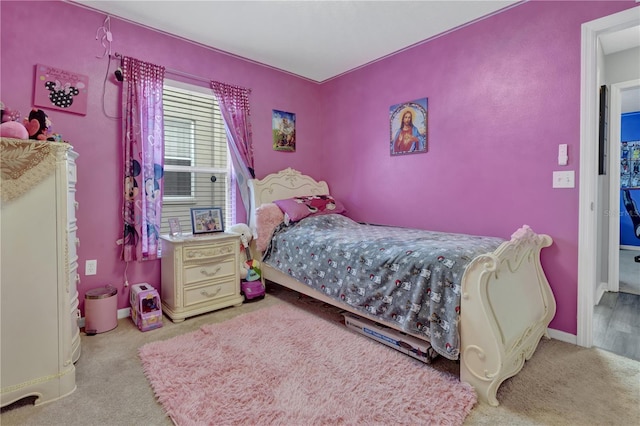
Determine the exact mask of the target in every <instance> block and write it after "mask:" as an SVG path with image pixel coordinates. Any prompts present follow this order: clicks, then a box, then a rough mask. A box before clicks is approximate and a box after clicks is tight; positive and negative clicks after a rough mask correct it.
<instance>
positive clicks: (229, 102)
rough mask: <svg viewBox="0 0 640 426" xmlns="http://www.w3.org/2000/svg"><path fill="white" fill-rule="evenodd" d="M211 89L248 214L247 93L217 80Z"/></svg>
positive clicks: (250, 150)
mask: <svg viewBox="0 0 640 426" xmlns="http://www.w3.org/2000/svg"><path fill="white" fill-rule="evenodd" d="M211 89H213V94H214V95H215V97H216V99H217V100H218V105H219V106H220V112H221V113H222V118H223V120H224V127H225V130H226V132H227V142H228V144H229V151H230V152H231V161H232V163H233V169H234V171H235V178H236V182H237V183H238V189H239V190H240V196H241V197H242V203H243V204H244V208H245V209H246V211H247V214H248V213H249V211H250V208H251V203H250V197H249V186H248V181H249V179H253V178H254V177H255V173H254V170H253V144H252V142H251V120H250V115H251V111H250V108H249V94H250V93H251V90H249V89H245V88H243V87H239V86H232V85H230V84H225V83H220V82H217V81H212V82H211Z"/></svg>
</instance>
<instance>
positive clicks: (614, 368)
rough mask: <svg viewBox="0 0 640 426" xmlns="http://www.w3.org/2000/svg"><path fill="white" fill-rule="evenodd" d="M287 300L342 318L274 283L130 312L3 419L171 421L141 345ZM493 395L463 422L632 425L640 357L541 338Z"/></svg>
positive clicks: (85, 339)
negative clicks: (175, 310) (60, 394)
mask: <svg viewBox="0 0 640 426" xmlns="http://www.w3.org/2000/svg"><path fill="white" fill-rule="evenodd" d="M287 304H289V305H295V306H300V307H304V308H305V309H306V310H308V311H310V312H314V313H316V312H322V313H323V315H326V316H332V317H333V318H335V320H336V321H337V320H339V318H340V315H339V313H338V312H337V311H336V310H335V309H334V308H330V307H327V306H325V305H324V304H322V303H320V302H317V301H314V300H312V299H309V298H307V297H304V296H300V295H298V294H297V293H295V292H292V291H290V290H288V289H285V288H283V287H280V286H277V285H269V286H268V288H267V296H266V297H265V299H264V300H260V301H256V302H252V303H245V304H243V305H242V306H240V307H233V308H228V309H222V310H219V311H216V312H211V313H209V314H205V315H199V316H197V317H193V318H189V319H187V320H186V321H184V322H181V323H177V324H175V323H172V322H171V321H170V320H169V319H167V318H164V326H163V327H162V328H158V329H156V330H151V331H147V332H144V333H143V332H140V331H139V330H138V329H137V328H136V327H135V325H133V323H132V322H131V319H130V318H123V319H121V320H119V321H118V327H117V328H115V329H113V330H111V331H109V332H107V333H101V334H97V335H95V336H87V335H85V334H84V333H81V340H82V355H81V356H80V359H79V360H78V362H77V363H76V382H77V386H78V389H77V390H76V391H75V392H74V393H72V394H71V395H69V396H67V397H65V398H62V399H60V400H59V401H55V402H52V403H50V404H45V405H40V406H34V405H33V400H32V399H30V398H25V399H23V400H21V401H20V402H18V403H15V404H13V405H11V406H8V407H4V408H3V409H2V410H1V414H0V424H2V425H3V426H10V425H29V426H31V425H54V426H58V425H61V426H62V425H65V426H75V425H79V426H80V425H82V426H94V425H95V426H105V425H106V426H120V425H123V426H125V425H134V424H135V425H145V426H147V425H158V426H170V425H172V424H173V422H172V421H171V418H170V417H169V416H168V415H167V414H166V412H165V410H164V408H163V407H162V405H161V404H160V403H159V402H158V400H157V398H156V396H155V394H154V392H153V390H152V388H151V386H150V385H149V381H148V380H147V378H146V376H145V375H144V371H143V369H142V363H141V361H140V358H139V356H138V351H139V349H140V347H141V346H144V345H145V344H147V343H150V342H155V341H161V340H167V339H170V338H172V337H175V336H180V335H184V334H186V333H189V332H192V331H196V330H199V329H200V328H201V327H202V326H204V325H208V324H215V323H221V322H223V321H228V320H230V319H232V318H235V317H238V316H239V315H242V314H245V313H250V312H255V311H259V310H262V309H266V308H268V307H270V306H275V305H287ZM363 356H364V355H363ZM431 367H433V368H434V369H436V370H438V371H441V372H446V373H452V374H454V375H457V374H459V373H458V370H459V366H458V364H457V363H456V362H454V361H450V360H447V359H444V358H443V357H440V358H437V359H435V360H434V361H433V363H432V364H431ZM498 401H499V402H500V406H498V407H491V406H489V405H487V404H483V403H477V404H476V405H475V406H474V407H473V409H472V410H471V413H470V414H469V415H468V416H467V418H466V419H465V421H464V425H465V426H468V425H469V426H474V425H492V426H493V425H526V426H533V425H536V426H537V425H571V426H573V425H576V426H577V425H580V426H582V425H616V426H626V425H636V424H637V421H638V419H639V418H640V362H638V361H633V360H630V359H628V358H624V357H621V356H619V355H615V354H612V353H610V352H607V351H604V350H602V349H598V348H590V349H586V348H582V347H579V346H575V345H572V344H569V343H565V342H561V341H559V340H554V339H551V340H549V339H543V340H542V341H541V342H540V345H539V346H538V348H537V349H536V352H535V353H534V355H533V358H532V359H531V360H529V361H527V362H526V363H525V365H524V368H523V370H522V371H521V372H520V373H519V374H518V375H517V376H515V377H512V378H510V379H507V380H506V381H505V382H504V383H503V384H502V386H501V387H500V388H499V389H498ZM394 424H398V423H394Z"/></svg>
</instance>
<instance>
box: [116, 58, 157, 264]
mask: <svg viewBox="0 0 640 426" xmlns="http://www.w3.org/2000/svg"><path fill="white" fill-rule="evenodd" d="M121 67H122V74H123V77H124V81H123V86H122V125H123V141H122V147H123V158H122V161H123V171H124V198H123V206H122V214H123V221H124V223H123V226H124V228H123V240H122V242H123V244H122V259H123V260H124V261H126V262H130V261H132V260H150V259H156V258H157V256H158V244H159V237H160V220H161V212H162V191H163V186H164V185H163V184H164V179H163V175H164V128H163V109H162V86H163V81H164V67H161V66H158V65H154V64H150V63H147V62H142V61H139V60H137V59H134V58H130V57H126V56H125V57H123V59H122V65H121Z"/></svg>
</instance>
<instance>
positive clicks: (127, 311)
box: [78, 308, 131, 328]
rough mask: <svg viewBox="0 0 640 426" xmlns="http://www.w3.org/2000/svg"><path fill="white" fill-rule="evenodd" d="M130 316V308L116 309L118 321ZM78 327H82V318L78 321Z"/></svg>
mask: <svg viewBox="0 0 640 426" xmlns="http://www.w3.org/2000/svg"><path fill="white" fill-rule="evenodd" d="M130 316H131V308H123V309H118V319H122V318H129V317H130ZM78 327H80V328H82V327H84V317H82V318H80V319H79V320H78Z"/></svg>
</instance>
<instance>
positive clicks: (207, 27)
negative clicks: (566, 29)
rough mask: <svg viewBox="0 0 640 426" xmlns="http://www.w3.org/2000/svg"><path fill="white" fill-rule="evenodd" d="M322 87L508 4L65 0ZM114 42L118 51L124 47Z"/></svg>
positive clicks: (472, 0) (470, 0) (471, 0)
mask: <svg viewBox="0 0 640 426" xmlns="http://www.w3.org/2000/svg"><path fill="white" fill-rule="evenodd" d="M68 1H69V2H70V3H76V4H80V5H83V6H84V7H89V8H92V9H95V10H98V11H101V12H103V13H105V14H108V15H110V16H112V17H118V18H122V19H125V20H127V21H131V22H135V23H138V24H142V25H144V26H147V27H150V28H155V29H158V30H161V31H163V32H165V33H168V34H173V35H176V36H179V37H181V38H184V39H187V40H192V41H194V42H197V43H199V44H202V45H204V46H210V47H213V48H215V49H216V50H221V51H224V52H227V53H231V54H233V55H236V56H240V57H243V58H246V59H250V60H253V61H255V62H259V63H261V64H265V65H269V66H272V67H275V68H277V69H280V70H283V71H287V72H289V73H292V74H295V75H298V76H301V77H304V78H307V79H310V80H313V81H317V82H322V81H325V80H328V79H330V78H332V77H335V76H337V75H340V74H343V73H345V72H348V71H351V70H353V69H356V68H358V67H360V66H363V65H365V64H368V63H370V62H372V61H375V60H377V59H380V58H382V57H385V56H387V55H390V54H392V53H395V52H398V51H400V50H402V49H404V48H406V47H408V46H411V45H414V44H416V43H419V42H421V41H424V40H427V39H430V38H433V37H435V36H437V35H440V34H443V33H445V32H447V31H449V30H451V29H454V28H458V27H460V26H462V25H465V24H467V23H469V22H473V21H475V20H477V19H480V18H482V17H485V16H487V15H490V14H493V13H495V12H496V11H498V10H501V9H503V8H506V7H510V6H511V5H513V4H516V3H519V1H507V0H492V1H485V0H464V1H463V0H456V1H452V0H449V1H436V0H413V1H403V0H395V1H380V0H378V1H363V0H360V1H347V0H333V1H321V0H306V1H295V0H281V1H274V0H262V1H246V0H236V1H222V0H217V1H159V0H156V1H121V0H103V1H96V0H68ZM118 41H119V40H118V34H117V33H116V32H114V33H113V43H114V45H115V46H117V49H119V50H121V51H122V53H126V46H122V44H120V43H118Z"/></svg>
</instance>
